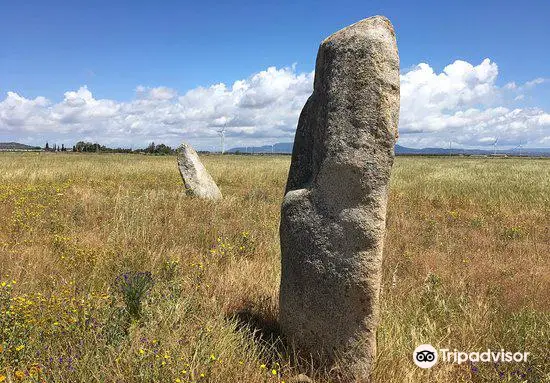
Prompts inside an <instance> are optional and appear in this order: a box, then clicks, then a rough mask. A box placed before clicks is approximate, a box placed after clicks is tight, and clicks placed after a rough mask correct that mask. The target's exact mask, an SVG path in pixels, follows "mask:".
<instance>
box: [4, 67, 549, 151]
mask: <svg viewBox="0 0 550 383" xmlns="http://www.w3.org/2000/svg"><path fill="white" fill-rule="evenodd" d="M313 75H314V74H313V72H309V73H297V72H296V68H295V66H292V67H285V68H275V67H270V68H267V69H266V70H264V71H261V72H259V73H256V74H253V75H252V76H250V77H248V78H246V79H242V80H238V81H235V82H234V83H233V84H231V85H226V84H222V83H220V84H214V85H211V86H207V87H197V88H194V89H191V90H189V91H187V92H185V93H183V94H179V93H178V91H176V90H175V89H172V88H168V87H147V86H143V85H139V86H137V87H136V88H135V95H136V96H135V98H134V99H133V100H131V101H127V102H120V101H115V100H108V99H96V98H95V97H94V96H93V94H92V92H91V91H90V90H89V89H88V88H87V87H86V86H83V87H81V88H80V89H78V90H76V91H68V92H66V93H65V94H64V98H63V100H62V101H60V102H57V103H53V102H51V101H49V100H47V99H45V98H44V97H37V98H35V99H27V98H25V97H23V96H21V95H19V94H17V93H15V92H8V94H7V96H6V98H5V99H4V100H3V101H0V137H2V138H4V137H8V136H9V137H10V138H11V139H10V140H17V139H18V138H20V137H21V138H23V137H33V140H35V141H34V142H33V143H35V144H41V143H42V141H45V140H47V139H49V140H50V141H51V140H56V141H57V142H66V143H68V144H69V143H72V142H74V141H76V140H80V139H86V140H93V141H97V142H101V143H104V144H110V145H126V146H128V145H130V144H134V145H143V144H144V143H146V142H148V141H153V140H154V141H157V142H165V143H167V144H171V145H177V144H178V142H180V141H181V140H183V139H185V140H188V141H190V142H192V143H193V144H195V145H197V146H198V147H201V148H211V147H212V146H213V145H217V144H218V135H217V131H218V130H219V129H221V128H222V127H225V129H226V132H227V133H226V137H227V142H228V145H231V146H237V145H259V144H266V143H273V142H282V141H291V140H292V138H293V136H294V131H295V129H296V124H297V120H298V116H299V113H300V110H301V109H302V107H303V105H304V103H305V101H306V99H307V97H308V96H309V95H310V94H311V91H312V86H313ZM497 79H498V66H497V64H496V63H494V62H492V61H491V60H489V59H485V60H483V61H482V62H481V63H479V64H477V65H473V64H471V63H468V62H465V61H460V60H457V61H455V62H453V63H451V64H449V65H447V66H446V67H445V68H444V69H443V70H442V71H441V72H440V73H438V72H437V71H435V70H434V69H433V68H432V67H431V66H430V65H429V64H427V63H421V64H418V65H417V66H415V67H414V68H412V69H411V70H409V71H407V72H406V73H403V74H402V75H401V117H400V143H401V144H402V145H407V146H413V147H423V146H436V145H437V146H441V145H445V146H446V145H448V142H449V141H452V142H453V143H454V145H455V146H456V145H463V146H484V145H490V144H491V143H492V142H494V140H495V139H496V137H498V138H499V143H502V144H503V145H505V144H509V145H514V144H515V143H518V142H521V143H523V144H525V143H528V145H529V146H537V145H540V146H548V145H549V143H548V137H549V136H550V114H548V113H546V112H545V111H543V110H542V109H539V108H520V107H518V105H517V103H518V102H520V101H521V99H522V98H523V97H524V93H525V92H528V91H529V89H532V88H533V87H535V86H538V85H541V84H543V83H545V82H546V80H545V79H543V78H535V79H533V80H531V81H528V82H526V83H524V84H520V85H518V84H516V83H515V82H509V83H508V84H505V85H504V86H498V85H497Z"/></svg>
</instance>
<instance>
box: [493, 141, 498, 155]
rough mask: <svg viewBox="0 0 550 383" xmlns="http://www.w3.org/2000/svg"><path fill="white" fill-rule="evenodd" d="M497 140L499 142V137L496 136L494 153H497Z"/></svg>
mask: <svg viewBox="0 0 550 383" xmlns="http://www.w3.org/2000/svg"><path fill="white" fill-rule="evenodd" d="M497 142H498V137H497V138H496V140H495V142H493V155H496V154H497Z"/></svg>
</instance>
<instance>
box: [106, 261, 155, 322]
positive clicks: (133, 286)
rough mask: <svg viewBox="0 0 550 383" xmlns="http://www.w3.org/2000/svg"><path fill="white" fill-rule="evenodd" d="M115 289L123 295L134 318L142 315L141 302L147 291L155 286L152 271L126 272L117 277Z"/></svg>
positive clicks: (136, 318) (128, 310)
mask: <svg viewBox="0 0 550 383" xmlns="http://www.w3.org/2000/svg"><path fill="white" fill-rule="evenodd" d="M114 285H115V290H116V291H118V292H119V293H120V294H121V295H122V299H123V300H124V304H125V306H126V311H127V312H128V314H129V315H130V317H131V318H132V319H134V320H139V318H140V317H141V303H142V299H143V298H144V297H145V295H146V294H147V292H148V291H149V290H150V289H151V287H153V277H152V275H151V273H150V272H140V271H137V272H126V273H123V274H121V275H119V276H118V277H117V278H116V279H115V283H114Z"/></svg>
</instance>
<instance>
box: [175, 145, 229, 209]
mask: <svg viewBox="0 0 550 383" xmlns="http://www.w3.org/2000/svg"><path fill="white" fill-rule="evenodd" d="M177 152H178V167H179V169H180V174H181V178H182V179H183V183H184V185H185V190H186V192H187V194H190V195H194V196H197V197H199V198H205V199H220V198H222V193H221V192H220V189H219V188H218V185H216V183H215V182H214V180H213V179H212V177H211V176H210V174H208V172H207V171H206V168H205V167H204V165H203V164H202V162H201V160H200V159H199V155H198V154H197V152H196V151H195V149H193V148H192V147H191V145H189V144H187V143H185V142H184V143H183V144H181V146H180V147H179V148H178V151H177Z"/></svg>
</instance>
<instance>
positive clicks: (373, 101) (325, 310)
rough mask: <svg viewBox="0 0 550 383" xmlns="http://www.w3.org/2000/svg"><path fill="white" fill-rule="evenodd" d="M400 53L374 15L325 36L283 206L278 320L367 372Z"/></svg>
mask: <svg viewBox="0 0 550 383" xmlns="http://www.w3.org/2000/svg"><path fill="white" fill-rule="evenodd" d="M398 118H399V56H398V53H397V44H396V40H395V32H394V30H393V27H392V25H391V23H390V21H389V20H388V19H386V18H385V17H381V16H375V17H371V18H368V19H364V20H362V21H359V22H358V23H356V24H353V25H351V26H349V27H347V28H344V29H342V30H340V31H338V32H336V33H334V34H333V35H332V36H330V37H328V38H327V39H326V40H324V41H323V42H322V43H321V46H320V47H319V52H318V54H317V63H316V69H315V81H314V90H313V94H312V95H311V96H310V98H309V99H308V101H307V102H306V104H305V106H304V108H303V110H302V113H301V115H300V119H299V121H298V129H297V131H296V136H295V139H294V148H293V151H292V162H291V166H290V172H289V175H288V181H287V185H286V194H285V197H284V201H283V205H282V212H281V226H280V236H281V252H282V274H281V288H280V323H281V328H282V330H283V333H284V334H285V335H286V337H287V338H289V339H290V340H291V341H292V342H293V343H294V344H295V345H296V346H297V347H298V348H300V349H302V350H305V351H307V352H309V353H311V354H312V355H313V356H314V357H317V358H319V359H320V360H321V361H324V362H327V363H329V365H330V364H331V363H333V362H334V361H336V360H339V361H340V362H339V363H338V365H339V366H344V367H343V368H342V369H340V372H341V373H342V374H343V375H342V376H344V379H343V380H344V381H356V380H357V381H360V382H365V381H368V379H369V374H370V369H371V364H372V360H373V357H374V356H375V353H376V338H375V332H376V326H377V318H378V311H379V309H378V306H379V305H378V300H379V292H380V279H381V266H382V247H383V242H384V232H385V225H386V202H387V196H388V183H389V180H390V171H391V167H392V164H393V157H394V145H395V142H396V139H397V135H398V133H397V124H398Z"/></svg>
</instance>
